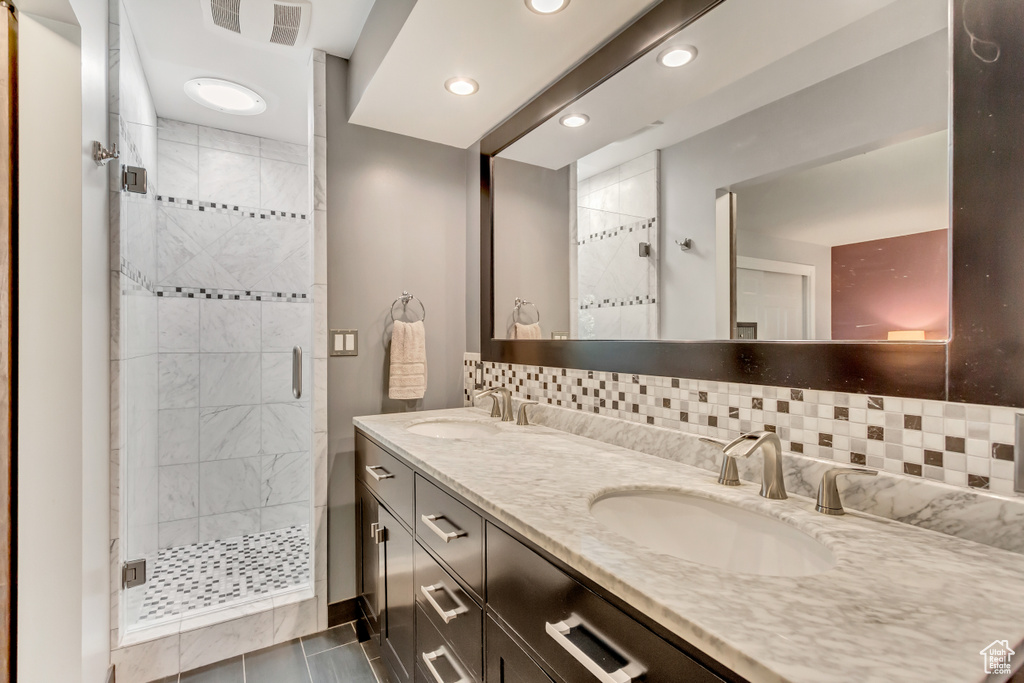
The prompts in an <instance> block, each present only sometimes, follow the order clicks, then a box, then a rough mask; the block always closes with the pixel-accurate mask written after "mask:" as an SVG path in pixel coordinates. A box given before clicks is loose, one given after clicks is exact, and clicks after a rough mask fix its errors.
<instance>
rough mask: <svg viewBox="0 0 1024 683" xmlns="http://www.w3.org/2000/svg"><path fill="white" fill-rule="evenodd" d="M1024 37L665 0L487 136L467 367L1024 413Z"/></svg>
mask: <svg viewBox="0 0 1024 683" xmlns="http://www.w3.org/2000/svg"><path fill="white" fill-rule="evenodd" d="M1022 22H1024V8H1022V7H1020V5H1019V3H1013V2H1011V1H1010V0H991V1H989V2H980V1H979V0H953V1H952V2H950V3H949V4H947V3H946V2H945V1H944V0H878V1H871V2H858V3H834V2H825V3H822V2H815V1H813V0H773V1H772V2H754V1H752V0H717V1H709V0H663V1H662V2H661V3H659V4H658V5H656V6H655V7H654V8H652V9H651V10H650V11H649V12H648V13H647V14H646V15H644V16H643V17H641V18H640V19H639V20H638V21H637V22H635V23H634V24H633V25H631V26H630V27H627V28H626V29H625V30H624V31H623V32H622V33H621V34H620V35H619V36H617V37H616V38H615V39H613V40H612V41H610V42H609V43H608V44H606V45H605V46H604V47H603V48H601V49H600V50H598V51H597V52H596V53H595V54H594V55H592V56H591V57H590V58H588V59H587V60H586V61H584V62H583V63H581V64H580V65H579V66H578V67H576V68H575V69H574V70H573V71H571V72H570V73H568V74H567V75H566V76H564V77H563V78H562V79H561V80H559V81H557V82H556V83H554V84H553V85H552V86H550V87H549V88H548V89H547V90H545V91H544V92H542V93H541V94H540V95H538V97H537V98H535V99H534V100H533V101H532V102H530V103H528V104H527V105H525V106H524V107H523V108H522V109H521V110H520V111H519V112H518V113H517V114H515V115H514V116H513V117H511V118H510V119H508V120H507V121H506V122H505V123H503V124H502V125H501V126H499V127H498V128H497V129H495V130H494V131H492V133H491V134H489V135H488V136H487V137H486V138H485V139H484V140H483V141H482V143H481V190H482V191H481V251H482V254H481V352H482V357H483V358H484V359H485V360H491V361H500V362H515V363H524V364H530V365H546V366H554V367H575V368H582V369H593V370H613V371H619V372H627V373H643V374H654V375H666V376H675V377H688V378H698V379H711V380H724V381H734V382H749V383H757V384H774V385H780V386H802V387H808V388H818V389H831V390H842V391H852V392H862V393H881V394H888V395H896V396H914V397H921V398H935V399H947V400H955V401H968V402H977V403H990V404H998V405H1024V370H1021V369H1019V368H1021V367H1022V366H1024V364H1022V363H1021V362H1020V360H1021V359H1022V356H1024V345H1022V344H1021V342H1022V335H1021V333H1020V329H1021V324H1022V322H1024V305H1022V304H1021V303H1019V300H1020V299H1021V297H1020V296H1018V295H1017V294H1015V292H1020V291H1021V289H1022V288H1024V273H1021V272H1019V271H1020V270H1021V269H1020V268H1019V267H1018V266H1017V265H1016V264H1019V263H1020V258H1021V257H1022V256H1024V237H1022V236H1019V233H1020V232H1021V231H1020V230H1017V229H1016V225H1015V222H1014V220H1013V216H1014V215H1020V212H1021V211H1022V210H1024V207H1022V206H1021V203H1022V202H1021V200H1020V199H1018V195H1019V192H1017V191H1016V190H1014V189H1013V188H1015V187H1019V184H1020V182H1022V181H1024V162H1022V161H1021V159H1022V157H1021V151H1022V150H1021V149H1019V148H1020V147H1021V146H1022V143H1021V142H1020V141H1018V140H1017V138H1018V137H1019V136H1018V135H1016V133H1015V131H1016V129H1017V124H1016V123H1015V121H1019V118H1020V116H1021V115H1022V113H1024V112H1022V109H1024V107H1022V105H1021V103H1020V102H1019V101H1018V99H1017V98H1016V97H1015V96H1014V94H1013V93H1015V92H1017V91H1018V88H1017V86H1016V85H1015V84H1014V83H1015V81H1014V75H1013V69H1014V68H1020V65H1021V62H1022V61H1024V49H1022V38H1021V32H1020V31H1019V30H1014V28H1013V27H1017V28H1019V27H1020V26H1021V25H1022ZM716 38H717V40H716ZM687 46H695V47H696V51H695V58H692V59H691V61H690V63H688V64H686V65H684V66H679V67H676V68H670V67H667V66H664V65H663V64H661V63H659V57H662V56H664V55H665V54H666V53H672V52H674V54H670V55H668V57H669V59H673V58H675V59H679V58H680V57H679V53H680V50H681V49H685V48H686V47H687ZM691 52H692V51H691ZM685 58H686V56H685V55H684V57H683V58H682V59H685ZM1015 65H1016V66H1015ZM840 86H845V87H840ZM567 123H568V124H573V123H577V124H579V123H582V124H583V125H577V126H575V127H572V126H567V125H565V124H567ZM950 123H951V124H952V125H949V124H950ZM602 174H604V175H602ZM1014 183H1016V185H1014ZM609 188H610V189H609ZM624 198H625V199H624ZM588 249H591V250H593V251H596V252H598V257H597V258H593V259H591V258H590V256H588V255H587V254H586V252H587V250H588ZM620 256H621V263H619V262H617V261H616V259H617V258H619V257H620ZM587 287H589V288H590V290H589V291H587V290H586V288H587ZM601 287H604V289H601ZM517 301H518V302H519V304H520V305H519V306H517V305H516V303H517ZM524 301H525V302H528V303H530V304H531V305H529V306H524V305H522V302H524ZM602 309H607V310H602ZM537 317H539V325H535V324H534V323H536V322H538V321H537V320H536V318H537ZM517 323H518V326H517ZM1014 361H1016V362H1014Z"/></svg>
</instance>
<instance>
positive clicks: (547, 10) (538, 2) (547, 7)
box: [526, 0, 569, 14]
mask: <svg viewBox="0 0 1024 683" xmlns="http://www.w3.org/2000/svg"><path fill="white" fill-rule="evenodd" d="M526 6H527V7H529V8H530V9H531V10H532V11H534V12H536V13H537V14H554V13H556V12H561V11H562V10H564V9H565V8H566V7H568V6H569V0H526Z"/></svg>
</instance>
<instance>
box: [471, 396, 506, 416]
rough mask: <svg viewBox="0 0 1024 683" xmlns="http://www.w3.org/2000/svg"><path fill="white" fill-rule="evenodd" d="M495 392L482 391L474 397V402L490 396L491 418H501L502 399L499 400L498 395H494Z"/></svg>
mask: <svg viewBox="0 0 1024 683" xmlns="http://www.w3.org/2000/svg"><path fill="white" fill-rule="evenodd" d="M494 391H495V390H494V389H487V390H485V391H481V392H480V393H479V394H477V395H476V396H475V397H474V399H473V400H474V401H476V400H479V399H481V398H486V397H488V396H489V397H490V398H491V417H501V403H500V402H499V401H500V399H498V395H497V394H496V393H494Z"/></svg>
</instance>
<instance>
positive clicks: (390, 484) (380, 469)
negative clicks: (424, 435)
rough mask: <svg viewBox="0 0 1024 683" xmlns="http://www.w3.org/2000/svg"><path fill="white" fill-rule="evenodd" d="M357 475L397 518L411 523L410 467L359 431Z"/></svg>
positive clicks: (411, 479)
mask: <svg viewBox="0 0 1024 683" xmlns="http://www.w3.org/2000/svg"><path fill="white" fill-rule="evenodd" d="M356 476H357V477H360V478H361V479H362V480H363V481H364V482H365V483H366V486H367V487H369V489H370V490H371V491H373V492H374V493H375V494H376V495H377V497H378V498H380V499H381V500H383V501H384V503H385V504H387V506H388V507H390V508H391V509H392V510H393V511H394V512H395V514H396V515H398V517H399V519H401V520H402V521H403V522H405V523H406V524H408V525H409V526H410V527H411V526H412V510H413V505H412V491H413V473H412V469H410V468H409V467H408V466H406V465H404V464H402V462H401V461H399V460H398V458H396V457H395V456H393V455H391V454H390V453H388V452H387V451H385V450H384V449H383V448H381V447H380V446H378V445H377V444H375V443H374V442H372V441H370V440H369V439H368V438H366V436H365V435H364V434H362V433H361V432H358V431H357V432H356Z"/></svg>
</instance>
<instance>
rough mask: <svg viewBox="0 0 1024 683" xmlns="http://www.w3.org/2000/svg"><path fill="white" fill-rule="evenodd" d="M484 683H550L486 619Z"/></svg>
mask: <svg viewBox="0 0 1024 683" xmlns="http://www.w3.org/2000/svg"><path fill="white" fill-rule="evenodd" d="M486 659H487V677H486V678H485V679H484V680H485V681H486V683H551V679H550V678H548V675H547V674H546V673H544V671H543V670H542V669H541V668H540V667H539V666H538V665H537V663H536V662H534V661H533V660H532V659H530V655H528V654H526V653H525V652H523V650H522V648H520V647H519V646H518V645H516V644H515V641H513V640H512V639H511V638H509V637H508V635H507V634H506V633H505V631H504V630H503V629H502V628H501V627H500V626H498V624H497V623H496V622H495V621H494V620H493V619H491V618H490V617H488V618H487V654H486Z"/></svg>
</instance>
